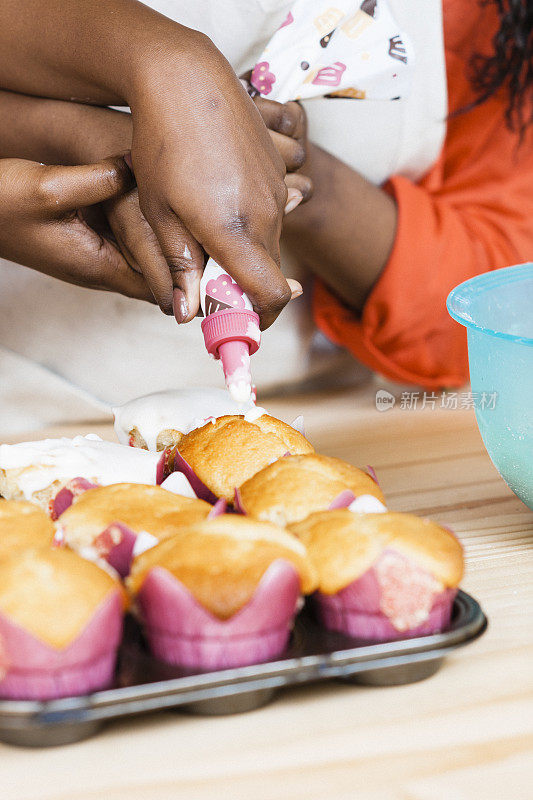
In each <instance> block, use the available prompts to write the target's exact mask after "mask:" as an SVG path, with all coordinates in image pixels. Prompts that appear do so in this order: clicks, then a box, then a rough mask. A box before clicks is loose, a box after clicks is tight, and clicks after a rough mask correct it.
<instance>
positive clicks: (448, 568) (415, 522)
mask: <svg viewBox="0 0 533 800" xmlns="http://www.w3.org/2000/svg"><path fill="white" fill-rule="evenodd" d="M289 530H290V531H291V532H292V533H294V535H295V536H297V537H298V538H299V539H300V540H301V541H302V542H303V543H304V544H305V546H306V547H307V551H308V553H309V558H310V559H311V561H312V563H313V565H314V566H315V569H316V571H317V574H318V581H319V588H320V591H322V592H324V593H325V594H335V593H336V592H338V591H340V590H341V589H344V588H345V587H346V586H348V584H350V583H351V582H352V581H354V580H357V578H359V577H361V575H363V574H364V573H365V572H366V571H367V570H368V569H370V567H371V566H372V564H373V563H374V562H375V561H376V560H377V559H378V558H379V556H380V555H381V553H382V552H383V551H384V550H387V549H392V550H396V551H397V552H398V553H401V554H402V555H404V556H406V557H407V558H409V559H411V560H412V561H414V562H415V563H416V564H417V565H418V566H419V567H421V568H422V569H424V570H425V571H426V572H429V573H430V574H431V575H433V576H434V577H435V578H436V579H437V580H438V581H440V582H441V583H442V584H443V585H444V586H447V587H455V586H458V584H459V582H460V580H461V578H462V576H463V571H464V561H463V548H462V547H461V544H460V543H459V541H458V540H457V539H456V537H455V536H454V535H453V533H451V531H449V530H448V529H447V528H443V527H441V526H440V525H437V523H436V522H432V521H431V520H429V519H426V518H424V517H416V516H414V514H404V513H400V512H392V511H389V512H387V513H383V514H354V513H352V512H351V511H349V510H348V509H346V508H343V509H338V510H336V511H319V512H317V513H315V514H311V515H310V516H309V517H307V518H306V519H305V520H303V521H302V522H297V523H295V524H293V525H291V526H290V528H289Z"/></svg>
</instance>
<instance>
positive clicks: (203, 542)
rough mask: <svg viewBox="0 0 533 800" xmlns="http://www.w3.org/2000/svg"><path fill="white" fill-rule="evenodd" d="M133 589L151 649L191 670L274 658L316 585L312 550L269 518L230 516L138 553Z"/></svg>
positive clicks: (196, 526) (284, 642) (203, 524)
mask: <svg viewBox="0 0 533 800" xmlns="http://www.w3.org/2000/svg"><path fill="white" fill-rule="evenodd" d="M127 586H128V588H129V590H130V592H131V593H132V595H133V596H134V597H135V598H136V607H137V610H138V613H139V616H140V618H141V620H142V622H143V625H144V629H145V633H146V637H147V640H148V642H149V645H150V648H151V650H152V653H153V654H154V655H155V656H156V657H157V658H159V659H162V660H163V661H166V662H169V663H171V664H176V665H179V666H182V667H185V668H187V669H192V670H210V669H223V668H225V667H238V666H245V665H247V664H255V663H259V662H261V661H266V660H268V659H272V658H275V657H276V656H278V655H279V654H280V653H281V652H282V651H283V649H284V648H285V646H286V644H287V641H288V639H289V636H290V632H291V629H292V625H293V621H294V617H295V615H296V613H297V611H298V608H299V605H300V602H301V600H300V598H301V595H302V594H308V593H309V592H310V591H313V590H314V588H315V586H316V580H315V573H314V570H313V568H312V566H311V564H310V561H309V559H308V557H307V553H306V549H305V547H304V546H303V545H302V543H301V542H299V541H298V540H297V539H296V538H295V537H294V536H291V535H290V534H288V533H286V532H285V531H283V530H281V529H280V528H277V527H275V526H274V525H270V524H269V523H265V522H256V521H254V520H249V519H246V518H244V517H240V516H236V515H223V516H219V517H218V518H216V519H211V520H207V521H204V522H200V523H197V524H196V525H193V526H191V527H190V528H187V529H186V530H183V531H182V532H180V533H178V534H176V535H175V536H173V537H172V538H171V539H166V540H165V541H164V542H161V543H160V544H158V545H157V546H156V547H153V548H152V549H151V550H147V551H146V552H145V553H142V554H141V555H140V556H138V557H137V558H135V560H134V562H133V565H132V570H131V574H130V576H129V578H128V579H127Z"/></svg>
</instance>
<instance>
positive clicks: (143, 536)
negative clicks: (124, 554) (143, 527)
mask: <svg viewBox="0 0 533 800" xmlns="http://www.w3.org/2000/svg"><path fill="white" fill-rule="evenodd" d="M156 544H159V539H157V538H156V537H155V536H152V534H151V533H148V532H147V531H139V533H138V534H137V537H136V539H135V544H134V545H133V558H135V557H136V556H138V555H140V554H141V553H144V552H145V551H146V550H150V548H151V547H155V545H156Z"/></svg>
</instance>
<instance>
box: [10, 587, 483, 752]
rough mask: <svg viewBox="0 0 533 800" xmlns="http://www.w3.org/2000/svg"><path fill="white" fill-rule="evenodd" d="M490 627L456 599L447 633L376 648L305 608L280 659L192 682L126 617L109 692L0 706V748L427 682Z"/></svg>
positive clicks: (467, 602) (473, 605) (465, 599)
mask: <svg viewBox="0 0 533 800" xmlns="http://www.w3.org/2000/svg"><path fill="white" fill-rule="evenodd" d="M486 627H487V618H486V617H485V614H484V613H483V611H482V609H481V608H480V606H479V604H478V603H477V601H476V600H475V599H474V598H473V597H471V596H470V595H468V594H466V593H465V592H462V591H459V593H458V595H457V597H456V599H455V602H454V608H453V615H452V621H451V624H450V626H449V627H448V629H447V630H445V631H443V632H442V633H437V634H434V635H432V636H422V637H419V638H414V639H403V640H399V641H394V642H380V643H377V644H376V643H368V642H364V641H361V640H356V639H351V638H349V637H347V636H344V635H342V634H340V633H334V632H332V631H327V630H324V629H323V628H320V627H319V626H318V625H317V623H316V622H315V620H314V618H313V616H312V613H311V611H310V609H309V608H308V607H307V606H306V607H305V608H304V610H303V611H302V613H301V614H300V615H299V616H298V618H297V620H296V624H295V628H294V632H293V635H292V637H291V641H290V644H289V646H288V647H287V649H286V650H285V652H284V653H282V654H281V655H280V656H279V657H278V658H276V659H274V660H272V661H268V662H265V663H261V664H256V665H253V666H249V667H239V668H236V669H225V670H220V671H217V672H203V673H198V672H195V673H191V672H185V671H183V670H180V669H178V668H176V667H173V666H170V665H168V664H164V663H163V662H160V661H156V660H155V659H154V658H153V657H152V656H150V654H149V653H148V650H147V649H146V646H145V644H144V642H143V638H142V634H141V631H140V628H139V626H138V624H137V623H136V621H135V620H134V619H133V617H128V618H127V619H126V628H125V635H124V640H123V643H122V646H121V649H120V653H119V661H118V667H117V673H116V682H115V685H114V687H113V688H110V689H106V690H104V691H100V692H96V693H94V694H92V695H86V696H82V697H67V698H64V699H61V700H51V701H47V702H34V701H25V700H9V701H7V700H6V701H0V740H2V741H4V742H8V743H10V744H14V745H22V746H30V747H44V746H51V745H61V744H68V743H71V742H76V741H79V740H80V739H84V738H86V737H88V736H92V735H93V734H95V733H96V732H97V731H98V730H99V729H100V728H101V726H102V725H103V724H104V723H105V722H106V721H107V720H110V719H117V718H120V717H124V716H136V715H138V714H142V713H145V712H149V711H156V710H163V709H166V710H169V709H175V710H176V711H183V712H188V713H194V714H205V715H217V714H235V713H240V712H244V711H251V710H252V709H255V708H259V707H260V706H262V705H265V704H266V703H268V702H269V701H270V700H272V698H273V697H274V695H275V694H276V692H277V691H278V690H279V689H281V688H284V687H288V686H291V685H295V684H304V683H311V682H314V683H316V682H319V681H323V680H330V679H332V678H337V679H341V680H343V681H349V682H352V683H356V684H364V685H367V686H395V685H400V684H405V683H413V682H415V681H419V680H422V679H424V678H427V677H429V676H430V675H433V674H434V673H435V672H436V671H437V670H438V669H439V667H440V666H441V664H442V662H443V660H444V658H445V656H446V655H447V654H448V653H449V652H450V651H451V650H454V649H455V648H457V647H461V646H462V645H465V644H468V643H469V642H472V641H474V640H475V639H477V638H478V637H479V636H481V634H482V633H483V632H484V631H485V629H486ZM317 689H318V687H317Z"/></svg>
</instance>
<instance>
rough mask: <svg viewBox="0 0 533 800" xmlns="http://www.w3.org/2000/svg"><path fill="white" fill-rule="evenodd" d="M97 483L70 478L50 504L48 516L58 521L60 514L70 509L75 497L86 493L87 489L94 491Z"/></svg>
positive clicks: (84, 479)
mask: <svg viewBox="0 0 533 800" xmlns="http://www.w3.org/2000/svg"><path fill="white" fill-rule="evenodd" d="M97 486H98V484H97V483H91V481H88V480H86V478H72V480H70V481H69V482H68V483H66V484H65V486H63V488H62V489H60V490H59V492H58V493H57V494H56V496H55V497H54V499H53V500H52V503H51V510H50V516H51V517H52V519H53V520H56V519H59V517H60V516H61V514H62V513H63V512H64V511H66V510H67V508H70V506H71V505H72V503H73V502H74V500H75V498H76V497H79V496H80V495H81V494H83V493H84V492H86V491H87V490H88V489H96V488H97Z"/></svg>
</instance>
